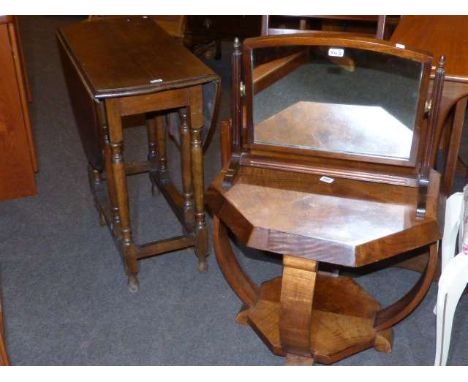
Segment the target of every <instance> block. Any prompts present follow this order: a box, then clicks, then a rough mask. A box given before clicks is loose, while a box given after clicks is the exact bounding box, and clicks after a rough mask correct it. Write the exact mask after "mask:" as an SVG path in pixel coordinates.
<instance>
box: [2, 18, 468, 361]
mask: <svg viewBox="0 0 468 382" xmlns="http://www.w3.org/2000/svg"><path fill="white" fill-rule="evenodd" d="M76 21H79V18H76V17H75V18H74V17H23V18H21V31H22V37H23V44H24V49H25V54H26V61H27V69H28V72H29V76H30V81H31V85H32V92H33V102H32V104H31V113H32V122H33V126H34V130H35V136H36V141H37V147H38V152H39V163H40V172H39V174H38V176H37V180H38V186H39V195H37V196H35V197H30V198H25V199H20V200H14V201H6V202H2V203H0V266H1V276H2V280H1V282H2V287H3V297H4V298H3V300H4V311H5V320H6V333H7V343H8V349H9V353H10V356H11V360H12V362H13V364H15V365H282V364H283V363H284V360H283V359H282V358H280V357H276V356H274V355H273V354H271V353H270V352H269V350H268V349H267V348H266V346H265V345H264V344H263V343H262V342H261V340H260V339H259V338H258V337H257V336H256V335H255V334H254V332H253V331H252V330H251V329H250V328H248V327H244V326H240V325H238V324H236V322H235V320H234V319H235V316H236V314H237V312H238V310H239V308H240V306H241V304H240V301H239V300H238V298H237V297H236V296H235V295H234V293H233V292H232V290H231V289H230V287H229V286H228V284H227V283H226V281H225V280H224V278H223V276H222V274H221V272H220V270H219V268H218V266H217V264H216V261H215V257H214V254H213V250H212V249H211V256H210V260H209V266H210V269H209V271H208V272H207V273H203V274H200V273H198V272H197V261H196V258H195V256H194V255H193V251H191V250H185V251H179V252H174V253H171V254H167V255H164V256H161V257H155V258H150V259H147V260H143V261H142V262H141V263H140V265H141V271H140V284H141V288H140V291H139V292H138V293H137V294H130V293H129V292H128V290H127V285H126V277H125V275H124V272H123V266H122V263H121V260H120V257H119V255H118V253H117V251H116V249H115V247H114V244H113V241H112V239H111V236H110V234H109V232H108V231H107V229H106V228H102V227H100V226H99V224H98V218H97V214H96V211H95V208H94V205H93V201H92V197H91V194H90V192H89V188H88V183H87V174H86V161H85V157H84V153H83V151H82V149H81V146H80V143H79V138H78V134H77V131H76V126H75V123H74V120H73V116H72V111H71V107H70V103H69V99H68V95H67V92H66V88H65V83H64V78H63V74H62V70H61V65H60V61H59V57H58V51H57V45H56V41H55V31H56V28H58V27H60V26H62V25H65V24H67V23H70V22H76ZM208 64H209V65H211V66H212V67H213V68H214V70H216V71H217V72H218V73H220V75H222V78H223V81H224V84H225V89H224V92H223V97H222V105H223V106H222V112H221V114H222V115H221V117H223V116H226V115H227V113H228V110H229V106H228V105H229V92H228V88H229V82H230V72H229V65H230V64H229V59H228V56H227V55H225V56H224V58H223V59H222V60H220V61H209V62H208ZM144 138H145V132H144V130H143V129H138V128H134V129H128V130H127V131H126V137H125V139H126V142H127V146H126V150H127V151H126V153H127V154H128V156H135V157H138V156H139V155H142V153H141V152H140V151H141V150H138V147H141V145H140V144H141V141H142V140H144ZM171 154H172V156H173V157H174V161H173V163H174V165H173V167H174V170H177V167H178V165H177V162H176V161H175V159H176V158H175V155H174V150H172V151H171V152H170V155H171ZM143 155H144V153H143ZM219 162H220V160H219V145H218V137H217V136H215V137H214V139H213V144H212V145H211V146H210V148H209V150H208V152H207V153H206V183H207V184H208V183H209V182H210V181H211V180H212V179H213V177H214V176H215V174H216V173H217V171H218V170H219V167H220V165H219ZM175 172H177V171H175ZM129 183H130V185H129V188H130V193H131V209H132V217H133V221H134V223H135V224H134V228H135V231H136V238H137V241H140V242H143V241H145V240H148V239H149V240H155V239H158V238H164V237H167V236H172V235H174V233H176V234H177V233H178V232H180V227H179V225H178V224H177V221H176V219H175V218H174V217H173V216H172V214H171V211H170V210H169V207H168V206H167V204H166V203H165V201H164V199H163V198H162V197H161V196H155V197H152V196H151V193H150V185H149V181H148V178H147V177H146V176H136V177H132V178H131V179H130V181H129ZM210 224H211V222H210ZM243 252H245V253H243V254H242V256H241V257H242V261H243V262H244V263H245V267H246V268H248V270H249V272H250V273H251V274H252V275H253V277H254V279H255V280H257V281H261V280H265V279H268V278H271V277H272V276H275V275H278V274H280V272H281V265H280V264H279V263H278V262H277V261H271V260H269V259H266V257H265V256H262V255H260V254H258V253H251V252H247V251H243ZM266 260H269V261H266ZM417 277H418V275H417V274H416V273H414V272H411V271H408V270H404V269H398V268H388V269H382V270H378V271H375V272H371V273H367V274H364V275H359V276H358V277H357V279H358V281H359V282H360V283H361V284H362V285H363V286H364V287H366V288H368V289H369V290H370V291H371V292H372V293H373V294H374V295H375V296H376V297H377V298H379V299H380V300H381V301H382V303H383V304H388V303H390V302H392V301H394V300H395V299H396V298H398V297H399V296H401V295H402V294H403V293H404V292H405V291H407V290H408V289H409V288H410V287H411V286H412V284H413V283H414V282H415V280H416V279H417ZM436 292H437V290H436V285H433V286H432V288H431V289H430V291H429V294H428V295H427V297H426V298H425V300H424V301H423V303H422V304H421V305H420V306H419V307H418V308H417V309H416V311H415V312H414V313H413V314H412V315H411V316H410V317H408V318H407V319H406V320H404V321H403V322H401V323H400V324H398V325H397V326H396V327H395V329H394V348H393V352H392V353H390V354H384V353H378V352H376V351H375V350H373V349H370V350H367V351H364V352H362V353H360V354H357V355H354V356H351V357H349V358H347V359H345V360H343V361H341V362H339V363H337V365H431V364H432V363H433V358H434V354H435V352H434V346H435V317H434V315H433V313H432V308H433V306H434V304H435V301H436ZM467 317H468V299H467V298H462V301H461V302H460V304H459V307H458V310H457V314H456V317H455V322H454V332H453V337H452V348H451V353H450V358H449V363H450V364H453V365H455V364H456V365H467V364H468V320H467V319H466V318H467Z"/></svg>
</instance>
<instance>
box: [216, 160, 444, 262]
mask: <svg viewBox="0 0 468 382" xmlns="http://www.w3.org/2000/svg"><path fill="white" fill-rule="evenodd" d="M239 171H240V173H239V174H238V176H237V178H236V182H235V184H234V185H233V186H232V187H231V188H230V189H229V190H226V189H224V188H223V186H222V180H223V174H222V173H221V175H220V176H219V177H218V178H216V179H215V181H214V182H213V183H212V184H211V186H210V188H209V190H208V195H207V202H208V205H209V206H210V209H211V211H212V213H213V214H214V215H216V216H218V217H219V218H220V219H221V221H223V223H224V224H226V226H227V227H228V228H229V229H230V230H231V231H232V232H233V233H234V234H235V236H236V237H237V238H238V239H239V240H240V241H242V242H243V243H244V244H246V245H247V246H249V247H251V248H256V249H260V250H266V251H270V252H275V253H280V254H283V255H290V256H297V257H302V258H308V259H311V260H316V261H321V262H327V263H331V264H338V265H344V266H350V267H359V266H363V265H367V264H371V263H374V262H377V261H380V260H383V259H386V258H389V257H392V256H395V255H398V254H401V253H403V252H406V251H409V250H412V249H415V248H419V247H421V246H424V245H427V244H430V243H433V242H435V241H437V240H438V239H439V238H440V232H439V226H438V222H437V217H436V212H435V211H432V209H434V207H435V206H436V204H437V196H438V190H437V185H436V187H432V189H431V190H430V191H429V194H430V201H429V205H430V208H431V211H429V213H428V214H427V216H426V217H424V218H418V217H417V216H416V201H417V188H413V187H402V186H395V185H388V184H381V183H371V182H361V181H356V180H350V179H344V178H334V179H333V178H329V177H326V178H325V179H322V177H320V176H319V175H309V174H307V175H305V174H301V175H298V174H293V173H290V172H279V171H273V170H268V169H255V168H251V167H241V169H240V170H239ZM435 176H438V175H436V174H435V172H433V173H432V178H433V177H435ZM432 181H434V183H435V184H436V183H438V182H437V181H436V180H435V179H434V178H433V179H432Z"/></svg>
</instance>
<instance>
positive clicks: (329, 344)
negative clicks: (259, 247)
mask: <svg viewBox="0 0 468 382" xmlns="http://www.w3.org/2000/svg"><path fill="white" fill-rule="evenodd" d="M282 284H283V278H282V277H278V278H275V279H272V280H270V281H267V282H265V283H263V284H262V286H261V288H260V292H259V294H258V300H257V302H256V304H255V305H253V306H251V307H249V308H245V309H243V310H242V311H241V312H240V313H239V316H238V318H237V319H238V322H239V323H242V324H248V325H249V326H251V327H252V328H253V329H254V331H255V332H256V333H257V335H258V336H259V337H260V338H261V339H262V340H263V341H264V342H265V344H266V345H267V346H268V347H269V348H270V350H271V351H272V352H273V353H274V354H276V355H279V356H286V357H288V358H289V357H290V356H294V354H288V352H287V351H285V350H284V349H283V346H282V341H281V337H282V333H281V319H282V314H284V313H285V312H284V309H282V303H281V300H282V296H281V289H282ZM311 288H314V286H313V285H311ZM380 309H381V306H380V304H379V303H378V302H377V301H376V300H375V299H374V298H373V297H372V296H370V295H369V294H368V293H367V291H366V290H364V289H363V288H362V287H361V286H360V285H359V284H358V283H356V282H355V281H354V280H353V279H352V278H350V277H342V276H334V275H333V276H331V275H328V274H321V273H318V274H317V279H316V282H315V290H314V294H313V302H312V306H311V314H310V330H309V336H310V354H308V355H305V356H304V355H303V354H302V355H300V356H299V358H306V359H307V358H309V359H310V363H311V364H312V363H313V361H317V362H319V363H324V364H331V363H334V362H336V361H338V360H340V359H343V358H346V357H348V356H350V355H352V354H355V353H358V352H360V351H362V350H365V349H368V348H371V347H374V348H375V349H376V350H377V351H382V352H390V351H391V349H392V342H393V341H392V339H393V334H392V333H393V332H392V329H387V330H384V331H381V332H379V331H376V330H375V329H374V326H373V324H374V317H375V314H376V312H377V311H379V310H380Z"/></svg>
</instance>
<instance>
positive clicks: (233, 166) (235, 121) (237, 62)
mask: <svg viewBox="0 0 468 382" xmlns="http://www.w3.org/2000/svg"><path fill="white" fill-rule="evenodd" d="M241 47H242V45H241V43H240V41H239V38H238V37H236V38H235V39H234V51H233V53H232V95H231V96H232V100H231V105H232V109H231V120H232V125H231V132H232V155H231V160H230V164H229V168H228V169H227V171H226V174H225V175H224V180H223V187H224V188H230V187H231V186H232V184H233V182H234V178H235V176H236V174H237V170H238V168H239V162H240V156H241V145H242V142H241V139H242V103H241V97H242V91H241V86H242V49H241Z"/></svg>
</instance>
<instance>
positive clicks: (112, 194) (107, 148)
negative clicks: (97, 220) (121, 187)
mask: <svg viewBox="0 0 468 382" xmlns="http://www.w3.org/2000/svg"><path fill="white" fill-rule="evenodd" d="M104 166H105V171H106V174H107V177H106V178H107V193H108V195H109V202H110V208H111V217H112V222H111V230H112V231H113V233H114V235H115V236H117V237H120V228H119V227H120V214H119V205H118V203H117V193H116V190H115V182H114V177H113V176H112V150H111V145H110V138H109V132H108V130H107V131H105V133H104Z"/></svg>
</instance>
